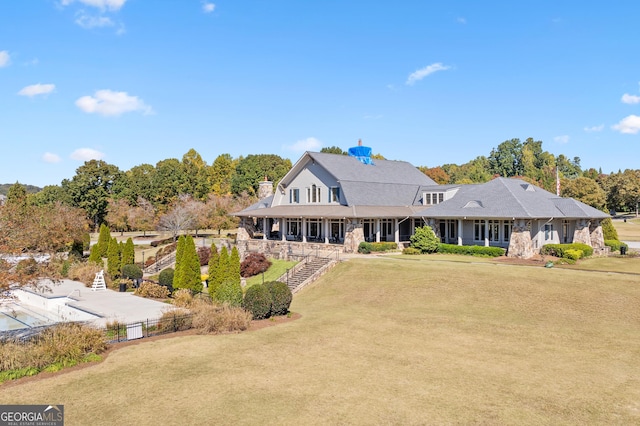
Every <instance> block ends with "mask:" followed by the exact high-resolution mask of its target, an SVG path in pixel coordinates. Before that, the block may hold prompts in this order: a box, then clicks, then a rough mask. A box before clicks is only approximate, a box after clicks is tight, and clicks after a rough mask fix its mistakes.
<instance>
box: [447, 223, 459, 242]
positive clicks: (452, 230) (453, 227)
mask: <svg viewBox="0 0 640 426" xmlns="http://www.w3.org/2000/svg"><path fill="white" fill-rule="evenodd" d="M447 224H448V227H449V235H448V237H449V239H450V240H453V239H455V238H457V228H458V224H457V223H456V221H455V220H448V221H447Z"/></svg>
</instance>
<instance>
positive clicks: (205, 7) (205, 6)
mask: <svg viewBox="0 0 640 426" xmlns="http://www.w3.org/2000/svg"><path fill="white" fill-rule="evenodd" d="M215 9H216V5H215V4H214V3H208V2H206V1H205V2H202V11H203V12H204V13H211V12H213V11H214V10H215Z"/></svg>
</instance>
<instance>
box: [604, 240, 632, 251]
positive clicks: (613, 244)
mask: <svg viewBox="0 0 640 426" xmlns="http://www.w3.org/2000/svg"><path fill="white" fill-rule="evenodd" d="M604 245H605V246H607V247H610V248H611V251H620V247H622V246H624V247H625V248H627V249H628V248H629V246H628V245H627V244H625V243H623V242H622V241H618V240H604Z"/></svg>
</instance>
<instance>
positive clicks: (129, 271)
mask: <svg viewBox="0 0 640 426" xmlns="http://www.w3.org/2000/svg"><path fill="white" fill-rule="evenodd" d="M122 277H123V278H128V279H130V280H138V279H140V278H142V269H140V267H139V266H138V265H124V266H123V267H122Z"/></svg>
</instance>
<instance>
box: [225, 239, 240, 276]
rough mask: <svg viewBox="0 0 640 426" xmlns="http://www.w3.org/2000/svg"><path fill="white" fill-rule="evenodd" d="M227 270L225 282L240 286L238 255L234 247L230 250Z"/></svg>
mask: <svg viewBox="0 0 640 426" xmlns="http://www.w3.org/2000/svg"><path fill="white" fill-rule="evenodd" d="M227 268H228V272H227V280H230V281H233V282H234V283H237V284H238V285H240V283H241V281H242V279H241V277H240V253H239V252H238V249H237V248H236V247H234V248H232V249H231V256H229V264H228V267H227Z"/></svg>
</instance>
